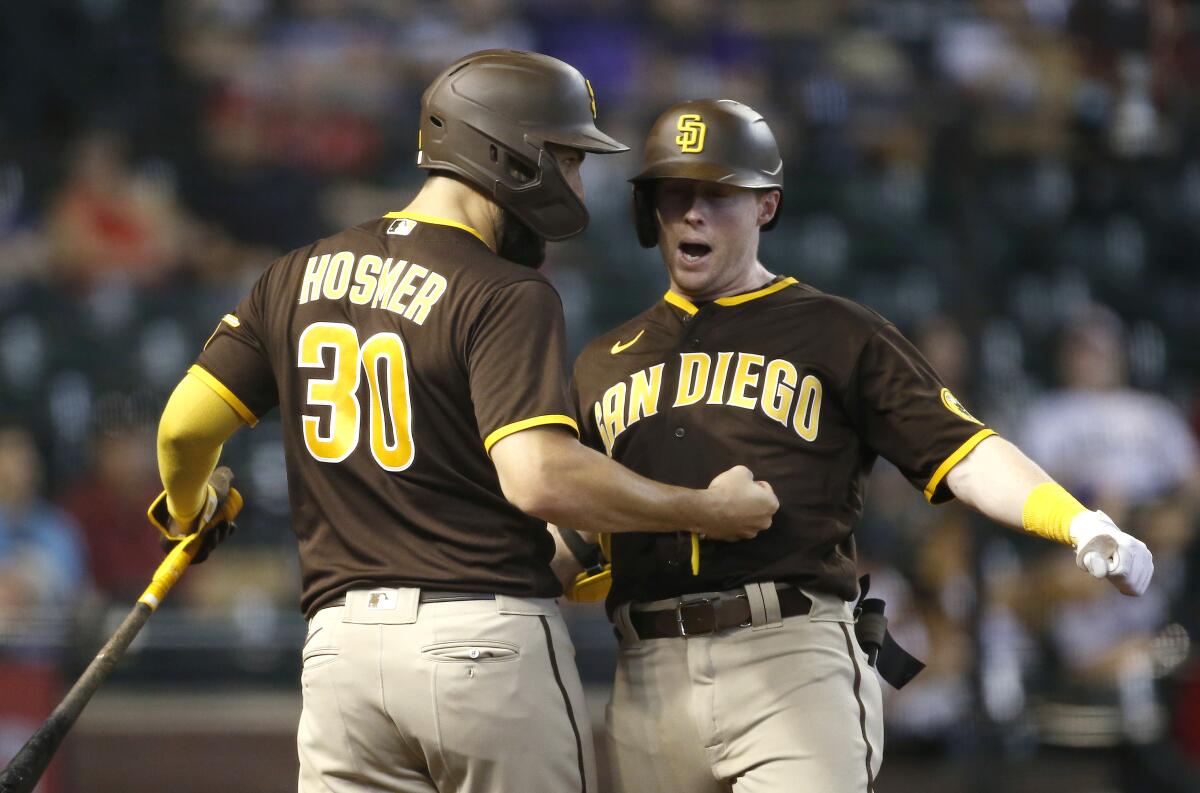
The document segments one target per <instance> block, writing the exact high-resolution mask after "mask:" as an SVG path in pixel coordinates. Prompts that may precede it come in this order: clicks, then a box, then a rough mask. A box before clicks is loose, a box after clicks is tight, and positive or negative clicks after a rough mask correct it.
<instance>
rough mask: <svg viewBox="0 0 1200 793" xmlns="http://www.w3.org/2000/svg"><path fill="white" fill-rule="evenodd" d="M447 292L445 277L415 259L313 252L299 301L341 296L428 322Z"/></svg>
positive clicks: (407, 317)
mask: <svg viewBox="0 0 1200 793" xmlns="http://www.w3.org/2000/svg"><path fill="white" fill-rule="evenodd" d="M445 293H446V279H445V278H444V277H442V276H441V275H438V274H437V273H435V272H433V271H432V270H429V269H427V268H425V267H422V266H421V265H419V264H416V263H415V262H406V261H404V260H403V259H400V260H399V261H396V260H394V259H392V258H391V257H388V258H387V259H383V258H381V257H379V256H375V255H374V254H369V253H368V254H365V255H363V256H360V257H358V259H357V261H356V260H355V256H354V253H353V252H351V251H341V252H339V253H326V254H324V255H323V256H313V257H311V258H310V259H309V260H308V264H307V266H306V267H305V268H304V280H303V281H302V282H301V283H300V303H307V302H309V301H311V300H319V299H321V298H324V299H325V300H341V299H343V298H347V299H349V300H350V302H351V303H355V304H357V305H360V306H370V307H371V308H381V309H384V310H386V311H391V312H392V313H394V314H399V315H401V316H403V317H404V318H405V319H407V320H410V321H412V322H415V323H417V324H418V325H423V324H425V319H426V318H427V317H428V316H429V311H430V309H432V308H433V306H434V304H435V303H437V301H438V300H439V299H440V298H441V296H442V295H443V294H445Z"/></svg>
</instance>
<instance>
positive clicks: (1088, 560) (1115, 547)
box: [1071, 510, 1154, 595]
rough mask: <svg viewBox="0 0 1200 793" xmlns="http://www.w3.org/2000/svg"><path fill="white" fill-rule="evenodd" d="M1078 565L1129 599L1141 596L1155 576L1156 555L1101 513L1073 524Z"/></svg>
mask: <svg viewBox="0 0 1200 793" xmlns="http://www.w3.org/2000/svg"><path fill="white" fill-rule="evenodd" d="M1071 542H1073V543H1074V544H1075V563H1076V564H1077V565H1079V569H1080V570H1084V571H1086V572H1088V573H1091V574H1092V575H1093V576H1095V577H1096V578H1107V579H1108V580H1109V581H1111V582H1112V584H1113V586H1115V587H1116V588H1117V589H1119V590H1120V591H1121V592H1122V593H1123V594H1126V595H1141V594H1143V593H1144V592H1145V591H1146V587H1148V586H1150V578H1151V577H1152V576H1153V575H1154V555H1153V554H1151V553H1150V549H1149V548H1147V547H1146V543H1144V542H1142V541H1141V540H1139V539H1138V538H1137V537H1134V536H1132V535H1129V534H1126V533H1125V532H1123V531H1121V530H1120V529H1118V528H1117V524H1115V523H1113V522H1112V519H1111V518H1109V517H1108V515H1105V514H1104V513H1103V512H1101V511H1100V510H1096V511H1095V512H1081V513H1079V514H1078V515H1076V516H1075V518H1074V520H1072V521H1071Z"/></svg>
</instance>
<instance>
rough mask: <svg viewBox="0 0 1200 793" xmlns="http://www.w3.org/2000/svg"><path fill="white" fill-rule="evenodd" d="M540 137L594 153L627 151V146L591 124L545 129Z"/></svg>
mask: <svg viewBox="0 0 1200 793" xmlns="http://www.w3.org/2000/svg"><path fill="white" fill-rule="evenodd" d="M542 138H543V139H544V140H547V141H549V142H551V143H557V144H559V145H560V146H570V147H571V148H573V149H579V150H580V151H586V152H592V153H595V154H617V153H619V152H623V151H629V147H628V146H626V145H625V144H624V143H622V142H621V141H619V140H617V139H616V138H614V137H612V136H611V135H606V134H604V133H603V132H601V131H600V130H599V129H597V128H596V127H595V126H594V125H591V124H588V125H586V126H580V127H575V128H568V129H561V128H560V129H551V130H545V132H544V133H543V134H542Z"/></svg>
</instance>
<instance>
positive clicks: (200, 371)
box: [188, 363, 258, 427]
mask: <svg viewBox="0 0 1200 793" xmlns="http://www.w3.org/2000/svg"><path fill="white" fill-rule="evenodd" d="M188 374H190V375H192V376H194V377H195V378H196V379H197V380H199V381H200V382H202V383H204V384H205V385H206V386H208V387H209V388H211V389H212V390H213V391H215V392H216V394H217V396H219V397H221V399H224V400H225V402H226V403H227V404H228V405H229V407H231V408H233V412H235V413H237V414H238V415H239V416H241V418H242V421H244V422H246V425H247V426H250V427H253V426H254V425H255V424H257V423H258V416H256V415H254V413H253V411H251V410H250V408H248V407H246V403H245V402H243V401H242V400H240V399H238V398H237V395H236V394H234V393H233V392H232V391H230V390H229V389H228V388H226V387H225V384H224V383H222V382H221V381H220V380H218V379H217V378H215V377H213V376H212V375H211V374H209V373H208V371H207V370H205V369H204V368H203V367H202V366H200V364H198V363H197V364H192V368H190V369H188Z"/></svg>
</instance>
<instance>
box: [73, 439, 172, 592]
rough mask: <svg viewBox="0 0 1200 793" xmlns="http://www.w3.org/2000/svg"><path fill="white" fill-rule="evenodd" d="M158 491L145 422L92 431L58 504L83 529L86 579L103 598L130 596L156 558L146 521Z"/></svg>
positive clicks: (159, 557)
mask: <svg viewBox="0 0 1200 793" xmlns="http://www.w3.org/2000/svg"><path fill="white" fill-rule="evenodd" d="M159 490H161V486H160V484H159V482H158V476H157V468H156V463H155V459H154V432H153V429H152V427H151V426H150V425H129V426H124V427H122V426H116V427H111V428H105V429H103V430H101V431H100V432H98V433H97V434H96V435H95V437H94V438H93V451H92V465H91V467H90V469H89V470H88V472H87V473H86V474H85V475H84V477H83V479H82V480H81V481H80V482H78V483H77V484H76V485H75V486H74V487H72V488H71V489H70V491H68V492H67V494H66V495H65V496H64V497H63V499H62V504H63V506H64V507H65V508H66V509H67V511H68V512H70V513H71V514H72V515H73V516H74V517H75V519H76V520H77V521H78V522H79V525H80V526H81V528H82V529H83V538H84V540H85V542H86V547H87V565H88V570H89V571H90V574H91V579H92V582H93V584H94V585H95V587H96V589H97V590H98V591H99V592H100V593H101V594H103V595H104V596H105V597H106V598H108V599H114V600H128V601H132V600H134V599H136V598H137V596H138V595H139V594H140V593H141V591H142V590H143V589H145V588H146V585H147V583H149V581H150V576H151V574H152V573H153V572H154V570H155V568H156V567H157V566H158V564H159V563H160V562H161V561H162V556H163V555H162V551H161V550H160V549H159V546H158V542H157V536H158V535H157V532H155V531H154V529H152V528H151V527H150V525H149V523H148V522H147V520H146V508H147V507H148V506H149V505H150V502H151V501H152V500H153V499H154V497H155V496H156V495H158V492H159Z"/></svg>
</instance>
